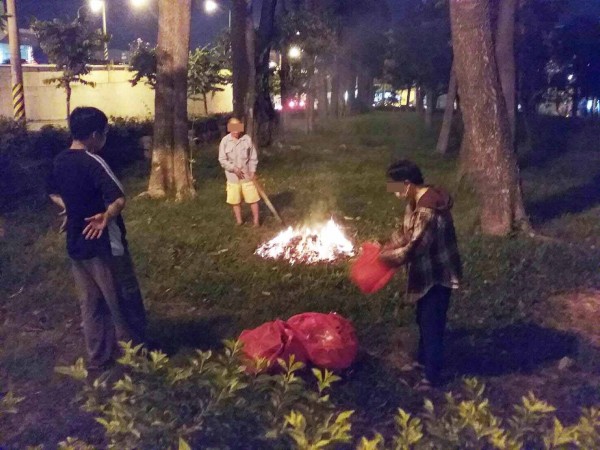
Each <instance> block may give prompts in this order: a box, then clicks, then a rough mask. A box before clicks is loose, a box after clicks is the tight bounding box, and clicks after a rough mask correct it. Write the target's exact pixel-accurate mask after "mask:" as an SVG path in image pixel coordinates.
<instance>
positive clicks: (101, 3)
mask: <svg viewBox="0 0 600 450" xmlns="http://www.w3.org/2000/svg"><path fill="white" fill-rule="evenodd" d="M89 5H90V10H91V11H92V12H93V13H95V14H98V13H100V12H102V32H103V33H104V34H105V35H107V34H108V32H107V30H106V1H105V0H90V3H89ZM104 60H105V61H108V42H105V43H104Z"/></svg>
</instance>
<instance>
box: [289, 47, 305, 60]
mask: <svg viewBox="0 0 600 450" xmlns="http://www.w3.org/2000/svg"><path fill="white" fill-rule="evenodd" d="M288 56H289V57H290V59H300V58H301V57H302V49H301V48H300V47H298V46H297V45H292V46H291V47H290V49H289V51H288Z"/></svg>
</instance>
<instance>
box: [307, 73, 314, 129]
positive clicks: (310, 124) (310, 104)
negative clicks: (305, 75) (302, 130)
mask: <svg viewBox="0 0 600 450" xmlns="http://www.w3.org/2000/svg"><path fill="white" fill-rule="evenodd" d="M309 71H310V73H311V75H310V77H309V80H308V83H307V88H306V134H312V132H313V131H314V130H315V86H314V84H315V73H314V68H313V69H309Z"/></svg>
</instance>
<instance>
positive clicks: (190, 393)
mask: <svg viewBox="0 0 600 450" xmlns="http://www.w3.org/2000/svg"><path fill="white" fill-rule="evenodd" d="M122 346H123V350H124V356H123V357H122V358H121V359H120V360H119V364H120V366H121V368H122V369H124V374H123V375H122V376H121V377H120V379H118V380H117V381H116V382H113V383H110V382H109V381H108V376H104V377H101V378H99V379H98V380H96V381H95V382H94V383H93V384H92V385H91V386H90V385H87V384H84V388H83V392H82V400H83V401H84V404H83V408H84V409H85V410H86V411H89V412H91V413H93V414H95V415H96V416H97V420H98V422H99V423H101V424H102V425H103V426H104V428H105V430H106V435H107V437H108V439H109V441H110V445H111V447H110V448H119V449H133V448H135V449H175V448H179V449H188V448H230V449H235V448H294V449H299V450H316V449H327V448H330V449H334V448H339V445H340V444H344V443H345V444H350V443H352V442H354V443H355V444H356V448H357V449H358V450H385V449H399V450H410V449H414V450H420V449H438V448H439V449H442V448H444V449H445V448H456V449H458V448H461V449H507V450H508V449H522V448H526V449H534V448H535V449H570V448H582V449H592V448H600V410H598V409H595V408H590V409H584V410H583V411H582V414H581V416H580V417H579V419H578V421H577V422H576V423H575V424H573V425H571V426H565V425H563V424H562V423H561V422H560V421H559V420H558V419H557V418H556V416H555V412H556V411H555V408H554V407H552V406H551V405H549V404H547V403H546V402H544V401H542V400H539V399H537V398H536V397H535V396H534V395H533V394H531V393H530V394H528V395H527V396H525V397H523V399H522V402H521V404H519V405H515V407H514V413H513V415H512V417H510V418H508V419H503V418H500V417H498V416H496V415H494V413H493V412H492V410H491V407H490V404H489V401H488V400H487V399H486V398H485V395H484V394H485V386H484V385H483V384H481V383H479V382H478V381H477V380H475V379H466V380H465V382H464V388H463V389H462V390H461V392H459V393H456V394H452V393H447V394H446V397H445V401H444V402H443V403H442V404H441V405H438V406H434V405H433V403H432V402H431V401H429V400H426V401H425V405H424V410H423V412H422V413H421V414H420V415H418V416H416V415H411V414H409V413H408V412H406V411H404V410H402V409H399V410H398V413H397V415H396V417H395V418H394V422H395V424H396V432H395V433H394V434H393V435H392V436H386V437H384V436H383V435H381V434H379V433H375V434H374V436H373V437H370V438H369V437H362V438H359V439H356V440H355V439H354V438H353V436H352V434H351V429H352V421H351V418H352V414H353V411H339V410H337V409H336V407H335V405H334V404H333V402H332V401H331V399H330V396H329V394H327V393H326V391H327V390H329V389H330V388H331V386H332V384H333V383H334V382H336V381H338V380H339V379H340V378H339V377H337V376H335V375H334V374H333V373H331V372H329V371H320V370H318V369H313V375H314V378H315V379H314V382H313V381H312V380H310V381H309V382H307V381H305V379H304V378H305V377H304V374H305V371H304V370H303V369H304V366H303V364H302V363H299V362H296V361H294V360H293V359H292V360H290V361H289V362H287V363H286V362H285V361H279V363H280V366H281V369H282V370H281V372H280V373H278V374H262V375H256V376H255V375H250V374H247V373H246V372H245V367H244V363H243V361H242V360H241V359H240V344H239V343H236V342H233V341H228V342H226V346H225V351H224V352H222V353H219V354H213V353H211V352H197V354H196V355H195V356H193V357H191V358H190V359H189V360H188V361H187V362H186V363H185V364H183V365H176V364H175V363H174V362H173V361H172V360H170V359H169V358H167V356H166V355H164V354H162V353H160V352H151V353H148V352H146V351H145V350H143V349H141V348H140V347H131V345H130V344H122ZM264 363H265V362H264V361H262V362H259V364H264ZM57 371H58V372H60V373H63V374H67V375H70V376H71V377H74V378H76V379H78V380H81V381H83V382H85V379H86V377H87V372H86V370H85V368H84V366H83V362H82V361H81V360H79V361H78V362H77V363H76V364H75V365H74V366H71V367H61V368H58V369H57ZM313 385H314V387H313Z"/></svg>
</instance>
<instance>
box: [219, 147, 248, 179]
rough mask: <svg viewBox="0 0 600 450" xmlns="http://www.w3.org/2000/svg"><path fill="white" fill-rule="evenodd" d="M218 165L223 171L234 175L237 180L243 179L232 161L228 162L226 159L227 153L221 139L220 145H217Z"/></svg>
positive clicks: (242, 175)
mask: <svg viewBox="0 0 600 450" xmlns="http://www.w3.org/2000/svg"><path fill="white" fill-rule="evenodd" d="M219 164H221V167H222V168H223V169H225V171H227V172H232V173H235V174H236V175H237V177H238V178H239V179H242V178H244V174H243V173H242V170H241V169H239V168H237V167H235V165H234V164H233V161H230V160H229V158H228V157H227V153H226V152H225V139H222V140H221V144H219Z"/></svg>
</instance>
